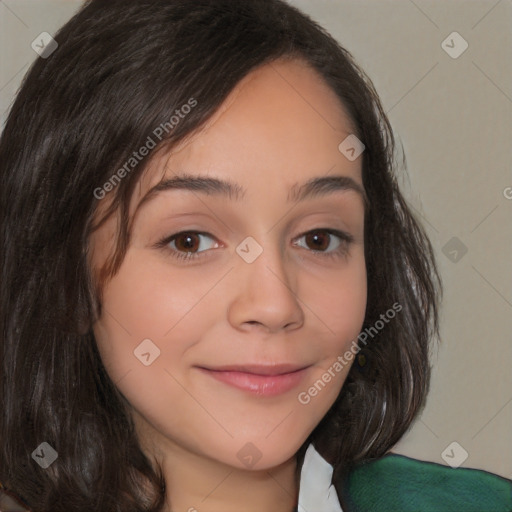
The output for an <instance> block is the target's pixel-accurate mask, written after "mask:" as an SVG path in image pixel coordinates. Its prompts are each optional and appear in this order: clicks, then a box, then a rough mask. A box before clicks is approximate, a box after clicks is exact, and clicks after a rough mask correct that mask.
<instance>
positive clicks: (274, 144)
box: [131, 59, 361, 212]
mask: <svg viewBox="0 0 512 512" xmlns="http://www.w3.org/2000/svg"><path fill="white" fill-rule="evenodd" d="M197 100H198V103H199V104H200V102H201V100H200V99H199V98H198V99H197ZM354 131H355V130H354V126H353V123H352V121H351V119H350V117H349V116H348V114H347V112H346V111H345V109H344V107H343V105H342V104H341V102H340V100H339V99H338V97H337V96H336V94H335V93H334V91H333V90H332V89H331V88H330V87H329V86H328V85H327V84H326V83H325V82H324V80H323V79H322V78H321V77H320V75H318V74H317V73H316V72H315V71H314V70H313V69H312V68H311V67H310V66H309V65H307V64H306V63H304V62H303V61H301V60H290V59H286V60H278V61H274V62H272V63H270V64H265V65H263V66H261V67H259V68H257V69H256V70H254V71H253V72H251V73H249V74H248V75H247V76H246V77H245V78H244V79H243V80H242V81H241V82H240V83H239V84H238V85H237V86H236V87H235V88H234V89H233V91H232V92H231V93H230V94H229V95H228V97H227V98H226V100H225V101H224V102H223V103H222V105H221V106H220V108H219V109H218V110H217V111H216V112H215V113H214V115H213V116H212V117H211V118H210V119H209V120H208V121H207V122H206V123H205V124H204V125H203V126H202V127H201V128H200V129H199V130H197V131H196V132H194V133H193V134H190V135H189V136H188V137H187V138H186V139H185V140H183V141H182V142H180V143H179V144H178V145H177V146H176V147H174V148H173V149H172V150H171V151H170V152H168V153H160V154H159V155H157V156H155V158H154V159H153V161H152V162H151V163H150V165H149V166H148V169H147V172H146V173H145V174H144V176H143V177H142V179H141V181H140V184H139V187H138V190H137V191H136V193H135V194H134V197H133V199H132V205H131V210H132V212H133V211H134V209H135V208H136V206H137V205H138V204H139V202H140V201H141V200H142V199H143V198H144V196H145V194H147V192H148V191H149V190H150V189H151V188H152V187H154V186H155V185H157V184H158V183H159V182H161V181H162V180H163V179H165V178H168V177H171V176H173V175H179V174H181V173H186V174H195V175H201V176H206V175H210V176H215V177H219V178H228V179H229V180H231V181H234V182H237V183H243V187H244V189H247V190H251V191H252V192H253V193H254V194H264V195H265V194H269V193H271V192H272V191H273V190H274V189H275V191H276V192H277V191H278V190H279V189H280V188H286V189H289V188H290V187H292V186H293V185H294V184H296V183H299V182H300V183H302V182H305V181H307V180H309V179H311V178H312V177H315V176H325V175H327V174H329V173H331V174H337V175H340V174H342V175H345V176H349V177H351V178H352V179H354V181H356V182H358V183H360V184H361V172H360V171H361V166H360V161H361V159H357V160H356V161H353V162H351V161H349V160H347V158H345V157H344V156H343V155H342V154H341V153H340V151H339V149H338V146H339V144H340V143H341V142H342V141H343V140H344V139H345V138H346V137H347V136H348V135H350V134H352V133H354ZM269 185H274V187H269ZM287 192H288V190H287Z"/></svg>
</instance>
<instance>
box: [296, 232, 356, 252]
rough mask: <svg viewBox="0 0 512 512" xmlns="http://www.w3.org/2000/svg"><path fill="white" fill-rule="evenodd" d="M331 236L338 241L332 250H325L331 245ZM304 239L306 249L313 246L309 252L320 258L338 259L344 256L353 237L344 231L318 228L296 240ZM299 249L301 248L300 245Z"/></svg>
mask: <svg viewBox="0 0 512 512" xmlns="http://www.w3.org/2000/svg"><path fill="white" fill-rule="evenodd" d="M333 236H334V237H335V238H337V239H338V242H337V243H335V244H334V249H331V250H326V248H329V245H330V244H331V241H332V238H333ZM302 238H304V239H305V241H306V245H307V246H306V247H305V248H306V249H310V247H308V246H309V245H311V246H313V249H312V250H311V252H313V253H314V254H318V255H319V256H320V257H324V258H325V257H327V258H340V257H342V256H346V255H347V253H348V249H349V247H350V244H351V243H352V242H353V241H354V237H353V236H352V235H350V234H349V233H345V232H344V231H339V230H337V229H329V228H319V229H315V230H313V231H308V232H307V233H304V234H303V235H301V236H300V237H299V238H298V240H300V239H302ZM295 245H299V247H303V246H301V245H300V244H295Z"/></svg>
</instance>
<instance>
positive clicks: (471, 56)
mask: <svg viewBox="0 0 512 512" xmlns="http://www.w3.org/2000/svg"><path fill="white" fill-rule="evenodd" d="M291 3H293V4H294V5H296V6H297V7H299V8H301V9H303V10H304V11H305V12H307V13H308V14H310V15H311V16H312V17H313V18H314V19H316V20H317V21H319V22H320V24H321V25H323V26H324V27H325V28H327V29H328V30H329V31H330V32H331V33H332V34H333V35H334V36H335V37H336V38H337V39H338V40H339V41H340V42H341V44H342V45H344V46H345V47H346V48H347V49H348V50H349V51H350V52H352V53H353V55H354V56H355V57H356V59H357V60H358V62H359V63H360V64H361V65H362V67H363V68H364V69H365V70H366V72H367V73H368V74H369V76H370V77H371V78H372V80H373V81H374V83H375V86H376V88H377V90H378V92H379V94H380V95H381V98H382V101H383V104H384V107H385V109H386V111H387V112H388V115H389V117H390V120H391V123H392V125H393V127H394V129H395V132H396V134H397V136H398V139H399V140H400V141H401V142H402V143H403V146H404V149H405V153H406V156H407V163H408V175H409V179H406V178H404V179H403V180H402V181H403V190H404V192H405V194H406V196H407V198H408V200H409V202H410V204H411V206H413V207H414V208H415V209H416V211H417V212H418V214H419V215H421V217H422V218H423V222H424V224H425V225H426V228H427V231H428V233H429V235H430V237H431V240H432V242H433V244H434V247H435V250H436V253H437V256H438V261H439V264H440V269H441V272H442V276H443V280H444V284H445V299H444V303H443V309H442V325H441V327H442V343H441V345H440V349H439V350H438V351H436V352H435V353H434V354H433V364H434V368H435V369H434V374H433V381H432V388H431V393H430V396H429V399H428V403H427V406H426V408H425V410H424V412H423V414H422V416H421V417H420V418H419V419H418V420H417V421H416V423H415V424H414V426H413V428H412V429H411V430H410V432H409V433H408V434H407V435H406V436H405V437H404V438H403V439H402V440H401V441H400V442H399V443H398V445H397V446H396V447H395V448H394V450H393V451H395V452H398V453H403V454H405V455H408V456H411V457H415V458H418V459H423V460H431V461H434V462H438V463H441V464H446V460H448V459H443V457H442V454H443V452H444V451H445V449H446V448H447V447H448V446H449V445H450V444H451V443H452V442H453V441H456V442H457V443H459V445H460V446H461V447H462V448H463V449H465V450H466V451H467V452H468V454H469V456H468V458H467V459H466V460H465V462H463V463H462V466H463V467H475V468H481V469H485V470H487V471H492V472H494V473H498V474H500V475H503V476H505V477H508V478H512V428H511V427H512V372H511V371H510V366H511V363H512V343H511V338H512V335H511V333H512V287H511V275H512V266H511V254H512V250H511V249H512V247H511V245H512V244H511V241H512V236H511V235H512V222H511V218H512V217H511V214H512V188H509V187H512V175H511V172H510V171H511V162H512V158H511V157H512V144H511V140H512V138H511V135H512V70H511V63H512V36H511V27H512V2H511V1H510V0H499V1H498V0H491V1H471V0H464V1H454V0H438V1H427V0H414V1H413V0H372V1H370V0H324V1H317V0H293V1H292V2H291ZM80 5H81V2H78V1H71V0H67V1H60V2H59V1H56V0H53V1H43V0H33V1H32V2H28V1H16V0H3V1H2V0H0V43H1V50H0V59H1V60H0V113H1V122H2V126H3V123H4V120H5V117H6V111H7V109H8V107H9V105H10V103H11V101H12V99H13V97H14V95H15V93H16V90H17V88H18V86H19V84H20V82H21V79H22V77H23V75H24V73H25V72H26V71H27V69H28V66H29V64H30V63H31V62H32V61H33V60H34V59H35V57H36V54H35V53H34V51H33V50H32V49H31V46H30V44H31V42H32V41H33V40H34V39H35V38H36V36H38V35H39V34H40V33H41V32H43V31H46V32H49V33H50V34H52V35H53V34H54V33H55V32H56V30H57V29H58V28H59V27H60V26H61V25H62V24H63V23H65V22H66V21H67V20H68V19H69V17H70V16H71V15H72V14H73V13H74V12H75V11H76V10H77V9H78V7H79V6H80ZM454 31H456V32H458V33H459V34H460V35H461V36H462V37H463V38H464V40H466V41H467V43H468V45H469V46H468V48H467V50H466V51H465V52H464V53H462V54H461V55H460V56H459V57H458V58H455V59H454V58H452V57H450V56H449V55H448V54H447V53H446V52H445V51H444V50H443V48H442V47H441V43H442V42H443V41H444V40H445V39H446V38H447V36H448V35H449V34H451V33H452V32H454ZM447 44H449V45H450V46H454V50H457V49H458V48H460V45H459V43H458V42H457V41H456V40H454V42H452V41H451V40H450V39H448V42H447ZM27 143H30V141H27ZM507 196H508V197H509V198H511V199H507ZM453 237H456V239H457V240H455V241H452V242H451V244H456V245H448V246H447V247H446V244H447V243H448V242H449V241H450V240H451V239H452V238H453ZM457 244H458V245H457ZM461 244H463V245H461ZM463 247H466V248H467V253H465V254H463V255H462V251H461V249H463ZM443 248H444V251H443ZM454 250H455V251H456V253H454V252H453V251H454ZM461 255H462V257H461ZM454 260H455V261H454ZM461 453H462V451H461V448H459V447H455V448H454V449H453V452H452V451H450V450H448V454H449V455H450V456H451V461H454V462H452V463H457V461H458V460H460V458H461Z"/></svg>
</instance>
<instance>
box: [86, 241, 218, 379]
mask: <svg viewBox="0 0 512 512" xmlns="http://www.w3.org/2000/svg"><path fill="white" fill-rule="evenodd" d="M210 281H212V280H211V278H210V279H208V278H205V279H202V277H200V276H199V277H198V276H196V277H195V278H194V279H190V276H189V275H187V276H185V275H183V274H181V275H180V273H179V272H175V273H173V276H172V280H170V278H169V272H168V269H167V270H166V267H165V266H163V265H151V264H148V261H147V256H146V257H144V254H143V252H142V251H138V250H130V251H128V253H127V254H126V257H125V259H124V261H123V264H122V266H121V268H120V270H119V272H118V273H117V274H116V276H115V277H114V278H113V279H112V280H111V281H110V282H109V283H108V284H107V286H106V287H105V289H104V294H103V304H102V317H101V319H100V320H99V321H98V322H97V323H96V324H95V326H94V334H95V337H96V341H97V345H98V349H99V351H100V353H101V356H102V360H103V363H104V364H105V366H106V368H107V370H108V371H109V374H110V376H111V378H112V379H113V380H114V381H115V380H116V379H119V378H120V377H122V376H124V375H126V374H127V373H128V372H130V371H135V370H137V371H138V370H140V369H141V366H142V367H144V363H147V362H150V361H151V367H152V368H153V369H157V368H159V367H160V368H164V367H165V368H169V369H171V370H172V368H173V367H175V366H177V362H179V361H180V360H182V357H183V355H184V354H185V353H186V352H187V350H188V349H189V348H191V347H192V346H193V345H194V344H195V343H197V342H198V341H199V340H200V339H201V333H202V331H203V330H204V329H205V328H206V327H205V326H206V325H208V324H209V317H208V315H209V314H210V315H211V316H213V312H211V313H209V310H208V309H207V308H204V307H201V301H200V299H201V297H203V296H204V295H205V294H206V293H207V291H208V290H209V289H210V288H211V287H212V285H213V284H214V283H213V282H210ZM169 283H172V284H171V285H170V284H169ZM148 340H149V341H148ZM148 353H149V356H147V355H144V357H141V356H143V354H148ZM141 359H142V361H141ZM153 361H154V362H153Z"/></svg>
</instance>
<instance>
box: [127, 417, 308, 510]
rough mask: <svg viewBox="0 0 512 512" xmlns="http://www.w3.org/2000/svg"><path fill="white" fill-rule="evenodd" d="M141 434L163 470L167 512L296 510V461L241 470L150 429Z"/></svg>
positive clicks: (141, 430) (143, 428)
mask: <svg viewBox="0 0 512 512" xmlns="http://www.w3.org/2000/svg"><path fill="white" fill-rule="evenodd" d="M135 416H136V417H138V415H137V414H135ZM136 423H138V422H137V418H136ZM148 430H151V431H152V432H151V433H150V432H148ZM138 433H139V437H140V438H141V440H142V443H141V444H142V448H143V450H144V451H145V452H146V455H147V456H148V457H149V458H150V460H153V461H154V462H155V463H157V464H158V465H160V466H161V467H162V471H163V473H164V476H165V481H166V489H167V493H166V494H167V500H166V506H165V508H164V510H163V512H235V511H236V512H240V510H243V511H244V512H295V510H296V507H297V504H298V492H299V478H298V477H299V475H298V474H297V471H296V470H297V457H296V456H293V457H292V458H290V459H288V460H286V461H284V462H283V463H281V464H279V465H278V466H275V467H272V468H269V469H265V470H248V469H241V468H239V467H233V466H230V465H228V464H225V463H223V462H221V461H218V460H216V459H214V458H211V457H208V456H205V455H204V454H200V453H198V452H196V451H194V450H189V449H187V448H186V447H183V446H182V445H180V444H178V443H176V442H174V441H173V440H170V439H169V438H167V437H164V436H162V435H161V434H160V433H157V432H156V431H155V430H154V429H153V428H152V427H149V426H148V425H147V424H145V425H141V424H139V425H138ZM148 434H149V435H148Z"/></svg>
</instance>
